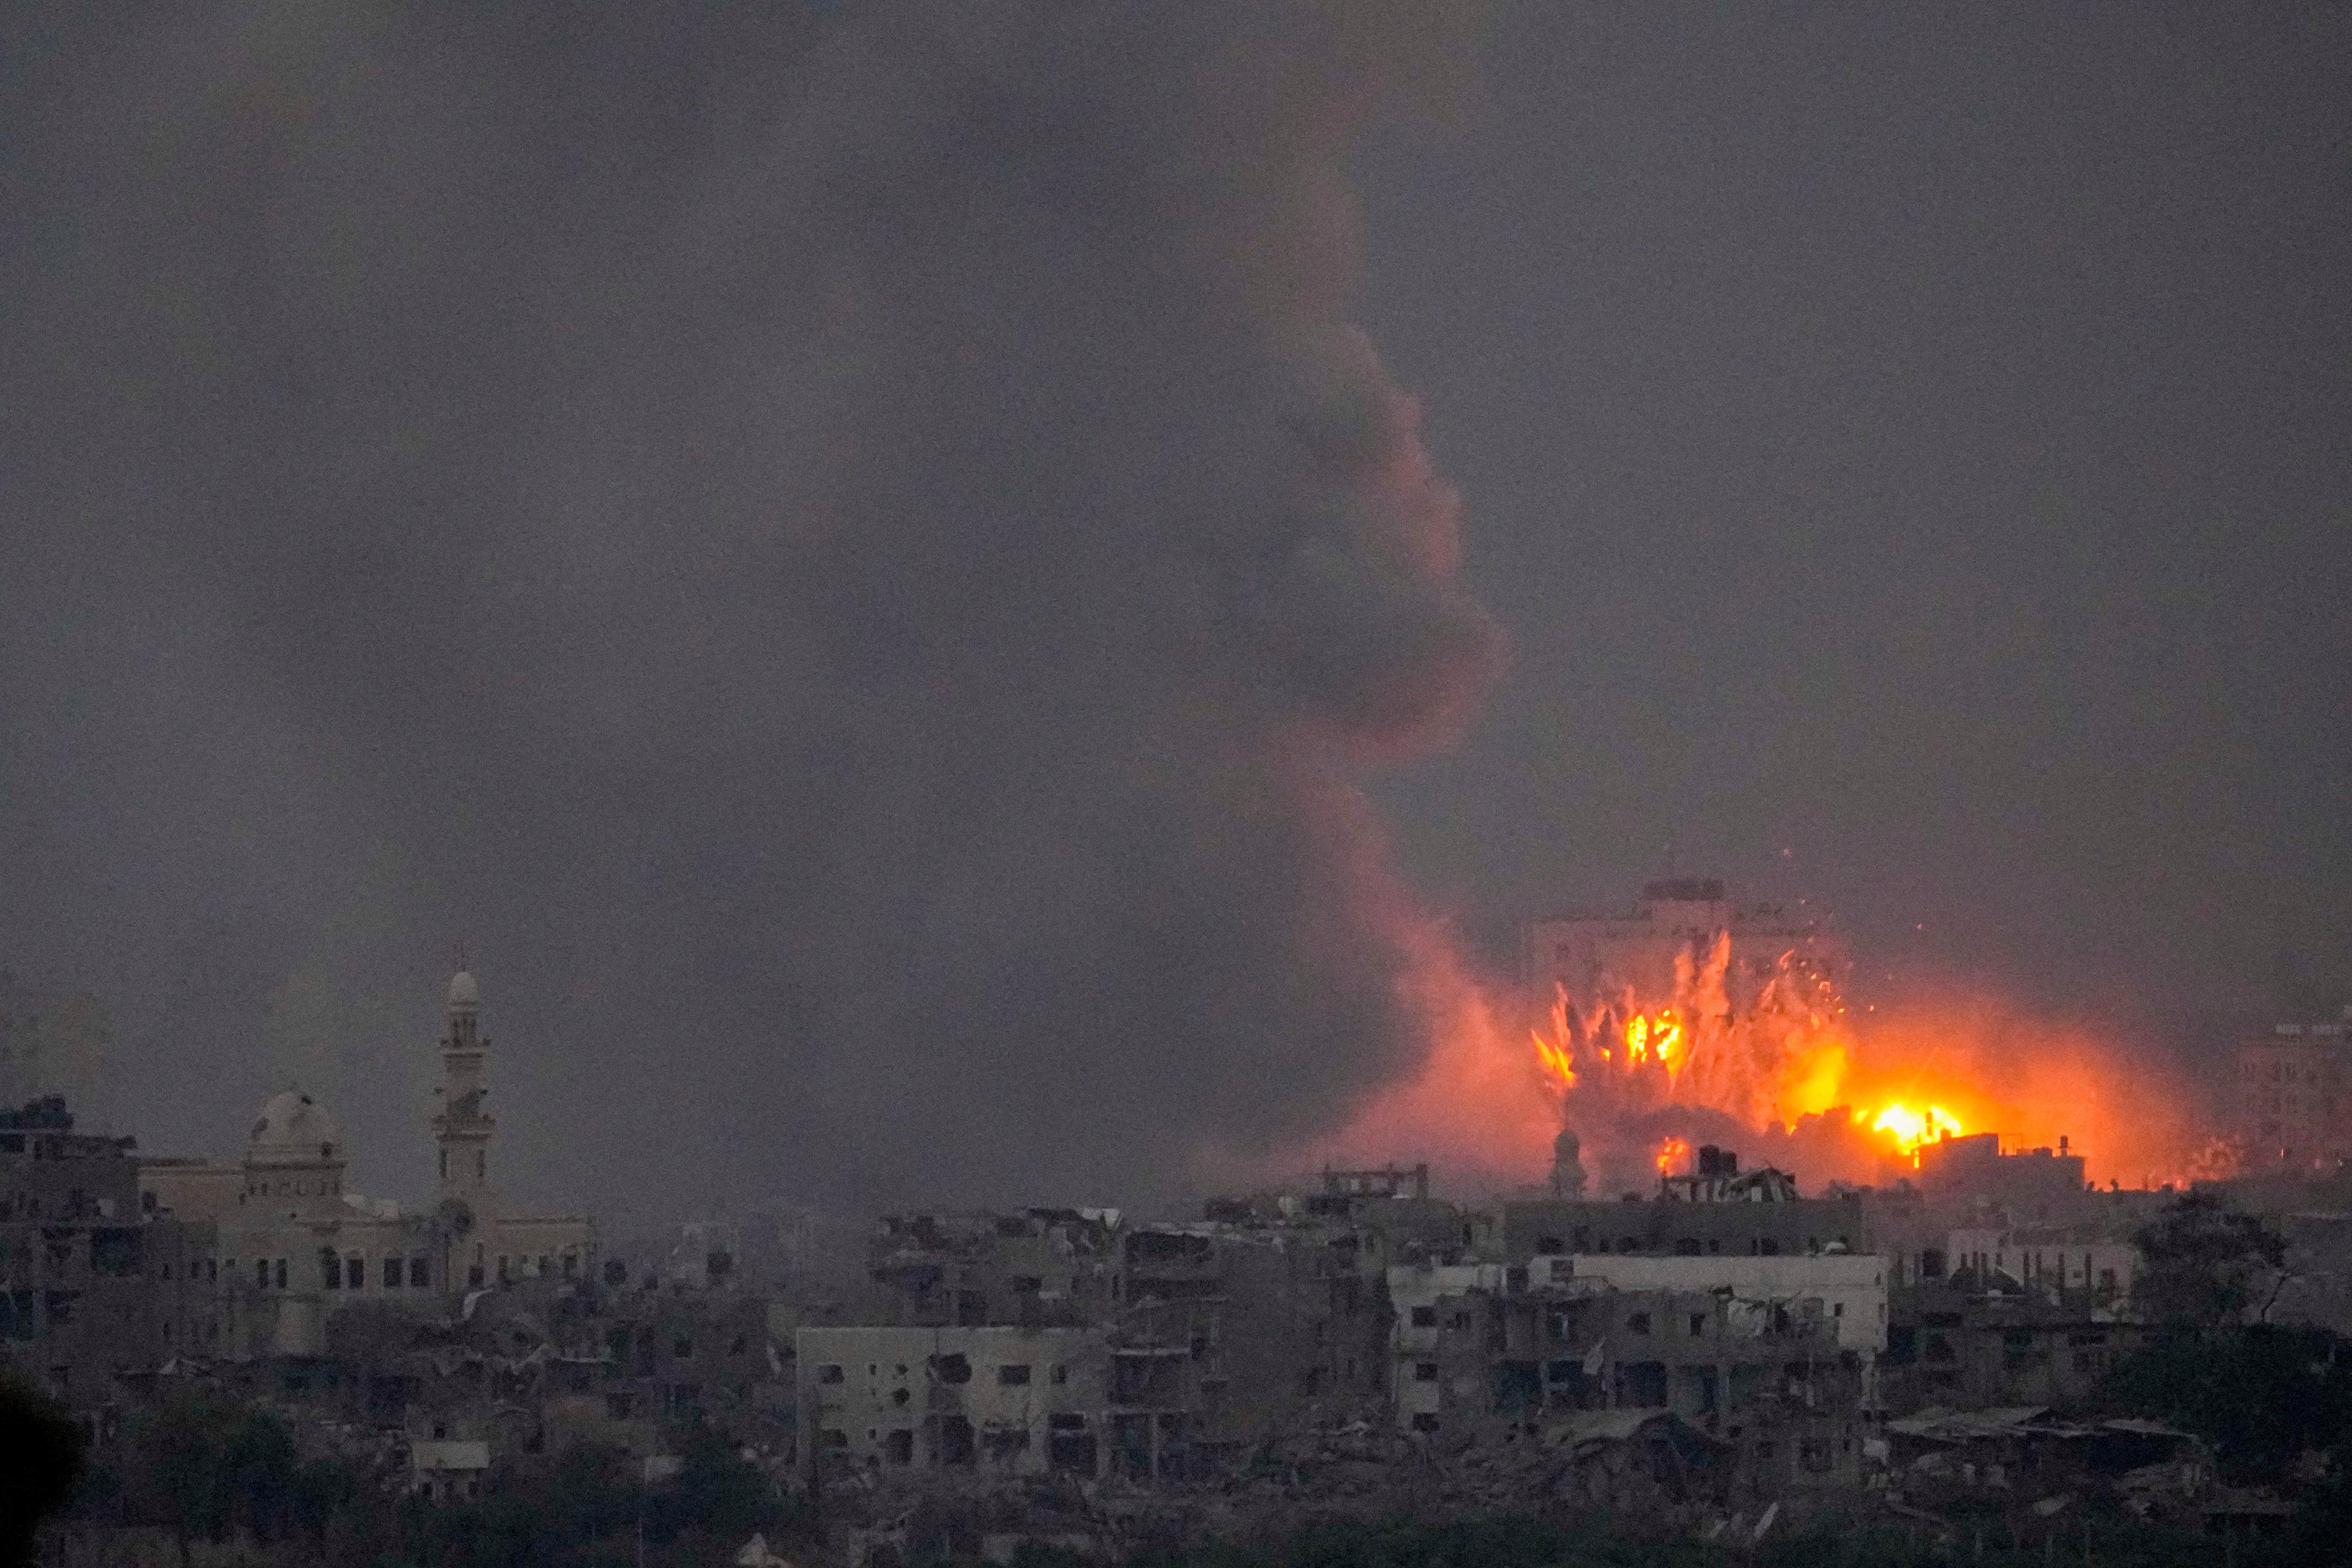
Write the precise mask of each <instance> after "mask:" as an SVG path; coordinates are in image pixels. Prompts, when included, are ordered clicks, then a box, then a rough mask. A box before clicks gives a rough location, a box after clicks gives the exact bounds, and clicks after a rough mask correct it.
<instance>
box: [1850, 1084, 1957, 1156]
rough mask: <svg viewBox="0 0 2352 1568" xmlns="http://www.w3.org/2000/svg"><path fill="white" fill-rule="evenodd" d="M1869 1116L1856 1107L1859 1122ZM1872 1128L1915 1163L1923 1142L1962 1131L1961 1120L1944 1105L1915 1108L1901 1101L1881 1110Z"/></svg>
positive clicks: (1955, 1134)
mask: <svg viewBox="0 0 2352 1568" xmlns="http://www.w3.org/2000/svg"><path fill="white" fill-rule="evenodd" d="M1867 1115H1869V1112H1867V1111H1862V1110H1857V1111H1855V1112H1854V1113H1853V1119H1854V1120H1855V1121H1862V1120H1863V1119H1864V1117H1865V1116H1867ZM1870 1130H1871V1131H1873V1132H1885V1133H1886V1134H1888V1135H1889V1136H1891V1137H1892V1138H1893V1140H1894V1142H1895V1147H1896V1148H1897V1149H1899V1150H1901V1151H1902V1152H1904V1153H1905V1154H1906V1155H1908V1156H1909V1157H1910V1158H1911V1159H1912V1160H1913V1161H1914V1162H1915V1163H1916V1161H1917V1159H1918V1157H1919V1145H1920V1144H1922V1143H1932V1142H1935V1141H1936V1140H1937V1139H1938V1138H1944V1137H1950V1138H1957V1137H1958V1136H1959V1135H1960V1132H1961V1128H1960V1119H1959V1118H1958V1117H1957V1116H1955V1115H1953V1114H1952V1113H1951V1112H1950V1111H1948V1110H1945V1109H1944V1108H1943V1107H1942V1106H1940V1105H1930V1106H1928V1107H1927V1108H1926V1109H1925V1110H1913V1109H1912V1108H1911V1107H1910V1106H1908V1105H1906V1104H1904V1103H1903V1102H1902V1101H1901V1100H1895V1102H1893V1103H1892V1104H1890V1105H1888V1106H1887V1107H1886V1108H1885V1110H1881V1111H1880V1112H1879V1113H1878V1115H1877V1117H1876V1119H1875V1120H1874V1121H1871V1123H1870Z"/></svg>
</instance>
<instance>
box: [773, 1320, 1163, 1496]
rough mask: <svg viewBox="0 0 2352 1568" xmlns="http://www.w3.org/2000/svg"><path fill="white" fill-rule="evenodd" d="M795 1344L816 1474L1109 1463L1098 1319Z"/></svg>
mask: <svg viewBox="0 0 2352 1568" xmlns="http://www.w3.org/2000/svg"><path fill="white" fill-rule="evenodd" d="M793 1344H794V1353H795V1363H796V1368H797V1384H798V1396H799V1398H798V1404H799V1412H800V1426H801V1433H800V1448H799V1451H800V1455H801V1463H802V1466H803V1470H804V1472H806V1473H808V1474H811V1475H817V1476H822V1475H826V1474H840V1473H857V1472H860V1471H865V1470H877V1471H887V1470H907V1469H914V1470H941V1469H956V1468H971V1469H975V1470H977V1469H982V1468H985V1469H988V1470H992V1471H996V1472H999V1473H1003V1474H1012V1475H1034V1474H1040V1473H1043V1472H1045V1471H1046V1470H1049V1469H1053V1470H1064V1471H1069V1472H1073V1473H1076V1474H1078V1475H1083V1476H1089V1477H1091V1476H1095V1475H1098V1474H1100V1473H1102V1470H1103V1468H1104V1466H1105V1463H1106V1461H1107V1458H1108V1450H1109V1447H1110V1444H1111V1438H1112V1432H1113V1421H1112V1415H1113V1409H1112V1394H1113V1389H1112V1370H1111V1356H1110V1347H1109V1344H1108V1342H1107V1341H1106V1340H1105V1338H1104V1337H1103V1335H1102V1333H1101V1332H1100V1331H1098V1330H1094V1329H1024V1328H1017V1327H994V1328H991V1327H978V1328H970V1327H954V1326H935V1327H865V1328H803V1329H801V1330H799V1331H796V1332H795V1334H794V1335H793ZM1125 1413H1126V1414H1129V1415H1135V1414H1145V1415H1149V1414H1150V1412H1149V1411H1148V1410H1147V1409H1143V1408H1141V1407H1136V1408H1130V1409H1129V1410H1128V1411H1127V1412H1125Z"/></svg>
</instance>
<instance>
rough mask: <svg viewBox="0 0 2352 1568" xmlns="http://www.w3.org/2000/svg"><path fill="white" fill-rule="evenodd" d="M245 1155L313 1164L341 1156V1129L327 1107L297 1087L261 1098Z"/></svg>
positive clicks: (273, 1162)
mask: <svg viewBox="0 0 2352 1568" xmlns="http://www.w3.org/2000/svg"><path fill="white" fill-rule="evenodd" d="M245 1157H246V1158H247V1160H249V1161H252V1162H253V1163H257V1164H266V1165H315V1164H318V1163H321V1162H325V1161H337V1160H341V1158H342V1157H343V1130H342V1129H341V1127H339V1126H337V1125H336V1123H335V1119H334V1118H333V1117H332V1116H331V1115H329V1114H328V1113H327V1108H326V1107H325V1106H323V1105H320V1103H319V1102H318V1101H317V1100H312V1099H311V1098H310V1096H309V1095H307V1094H304V1093H303V1092H302V1091H301V1090H299V1089H280V1090H279V1091H278V1093H276V1094H273V1095H271V1096H270V1097H269V1098H268V1100H264V1101H263V1102H262V1105H261V1117H260V1120H258V1121H256V1122H254V1124H253V1141H252V1142H249V1143H247V1145H246V1150H245Z"/></svg>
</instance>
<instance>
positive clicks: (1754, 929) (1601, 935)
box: [1526, 877, 1848, 1016]
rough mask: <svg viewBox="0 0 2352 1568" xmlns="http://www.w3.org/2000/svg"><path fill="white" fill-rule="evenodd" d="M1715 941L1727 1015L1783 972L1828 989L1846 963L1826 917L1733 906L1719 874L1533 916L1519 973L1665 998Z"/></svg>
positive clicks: (1542, 983)
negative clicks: (1626, 900)
mask: <svg viewBox="0 0 2352 1568" xmlns="http://www.w3.org/2000/svg"><path fill="white" fill-rule="evenodd" d="M1718 945H1720V946H1721V947H1722V949H1723V952H1722V963H1721V966H1720V984H1721V988H1722V994H1721V997H1720V1004H1721V1006H1722V1007H1723V1008H1724V1009H1725V1010H1727V1011H1728V1012H1730V1013H1732V1014H1734V1015H1735V1016H1737V1015H1743V1014H1747V1013H1750V1012H1752V1011H1754V1009H1755V1008H1756V1007H1757V1006H1758V1005H1759V1004H1760V1003H1762V1002H1763V1001H1764V1000H1765V994H1766V993H1767V992H1768V991H1769V990H1770V989H1772V988H1773V986H1774V984H1775V983H1776V982H1781V983H1782V984H1785V983H1786V982H1785V979H1784V977H1785V976H1787V975H1789V974H1791V973H1795V974H1801V975H1805V976H1811V977H1813V978H1817V979H1818V980H1820V981H1822V982H1823V983H1824V984H1826V985H1827V987H1828V988H1829V989H1830V990H1831V991H1832V992H1834V991H1835V990H1836V989H1838V988H1839V987H1840V986H1841V985H1842V984H1843V981H1844V977H1845V973H1846V970H1847V967H1848V965H1847V959H1846V954H1845V948H1844V945H1843V942H1840V941H1839V939H1838V937H1837V935H1836V933H1835V932H1834V931H1832V930H1831V929H1830V927H1829V924H1828V922H1827V921H1822V920H1819V919H1816V918H1813V917H1811V916H1808V915H1797V916H1791V915H1790V913H1789V912H1788V910H1787V909H1786V908H1785V907H1783V906H1781V905H1779V904H1762V903H1759V904H1735V903H1733V902H1732V901H1731V900H1729V899H1728V898H1727V897H1726V895H1725V891H1724V885H1723V882H1722V881H1721V880H1720V879H1717V878H1712V877H1706V878H1700V877H1678V878H1672V879H1667V880H1664V881H1658V882H1651V883H1649V884H1647V885H1646V886H1644V887H1643V889H1642V898H1641V901H1640V902H1638V903H1637V904H1635V905H1634V906H1633V909H1632V910H1630V911H1626V912H1623V913H1616V914H1604V913H1579V914H1569V915H1561V916H1558V917H1555V918H1553V919H1550V920H1542V921H1535V922H1534V923H1533V924H1531V925H1530V926H1528V933H1527V959H1526V963H1527V978H1528V983H1529V985H1530V987H1531V989H1533V990H1534V991H1535V992H1536V993H1537V994H1539V995H1547V994H1551V993H1552V992H1554V991H1555V990H1565V991H1566V992H1567V993H1568V994H1570V995H1571V996H1578V997H1584V998H1588V999H1593V1000H1599V999H1603V998H1607V999H1616V998H1619V997H1623V996H1626V995H1631V996H1633V997H1637V998H1659V997H1670V996H1673V995H1674V994H1675V993H1676V991H1677V990H1678V989H1680V988H1682V987H1683V986H1684V985H1685V984H1686V982H1687V977H1688V976H1690V975H1692V974H1694V973H1696V971H1697V970H1698V969H1699V968H1701V967H1702V966H1704V965H1706V964H1707V963H1710V962H1711V961H1712V960H1713V959H1714V957H1715V949H1716V948H1717V946H1718Z"/></svg>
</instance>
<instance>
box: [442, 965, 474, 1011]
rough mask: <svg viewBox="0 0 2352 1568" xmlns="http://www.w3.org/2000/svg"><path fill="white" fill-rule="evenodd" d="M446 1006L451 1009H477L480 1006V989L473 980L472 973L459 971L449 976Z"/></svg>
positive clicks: (470, 971) (464, 970) (463, 970)
mask: <svg viewBox="0 0 2352 1568" xmlns="http://www.w3.org/2000/svg"><path fill="white" fill-rule="evenodd" d="M447 1005H449V1006H451V1007H478V1006H480V1005H482V988H481V986H480V984H478V983H477V982H476V981H475V979H474V972H473V971H472V970H470V969H461V970H459V971H457V973H455V974H453V975H451V976H449V994H448V997H447Z"/></svg>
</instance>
